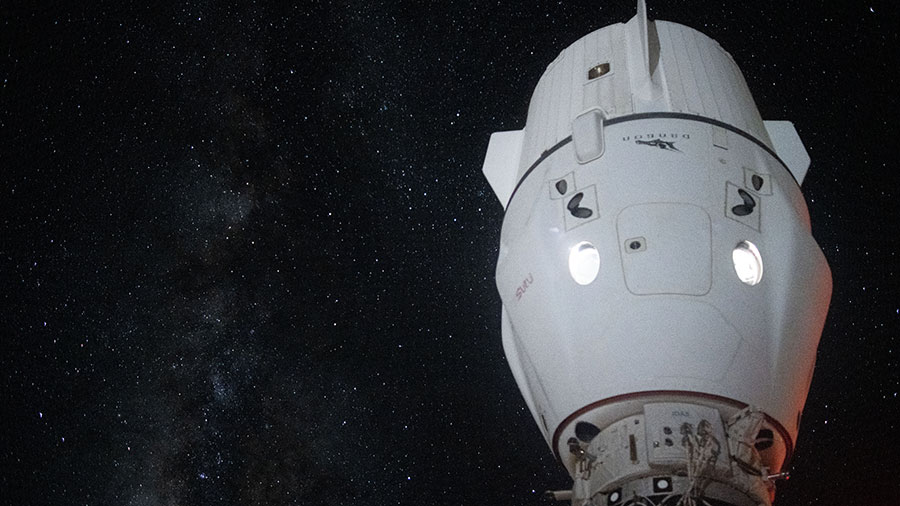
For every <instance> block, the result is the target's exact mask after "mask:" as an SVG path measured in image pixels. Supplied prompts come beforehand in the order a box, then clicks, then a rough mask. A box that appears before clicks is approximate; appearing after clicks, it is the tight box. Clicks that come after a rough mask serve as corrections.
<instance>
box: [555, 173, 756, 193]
mask: <svg viewBox="0 0 900 506" xmlns="http://www.w3.org/2000/svg"><path fill="white" fill-rule="evenodd" d="M754 177H755V176H754ZM568 190H569V183H566V180H565V179H560V180H559V181H557V182H556V191H558V192H559V194H560V195H565V194H566V192H567V191H568Z"/></svg>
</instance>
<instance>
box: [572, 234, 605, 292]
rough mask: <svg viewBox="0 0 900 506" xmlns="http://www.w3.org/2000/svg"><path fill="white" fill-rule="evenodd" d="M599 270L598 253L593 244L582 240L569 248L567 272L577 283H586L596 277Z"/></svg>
mask: <svg viewBox="0 0 900 506" xmlns="http://www.w3.org/2000/svg"><path fill="white" fill-rule="evenodd" d="M598 272H600V253H599V252H598V251H597V248H595V247H594V245H593V244H591V243H589V242H587V241H582V242H580V243H578V244H576V245H575V246H572V249H570V250H569V274H571V275H572V279H574V280H575V282H576V283H578V284H579V285H587V284H590V283H591V282H592V281H594V280H595V279H597V273H598Z"/></svg>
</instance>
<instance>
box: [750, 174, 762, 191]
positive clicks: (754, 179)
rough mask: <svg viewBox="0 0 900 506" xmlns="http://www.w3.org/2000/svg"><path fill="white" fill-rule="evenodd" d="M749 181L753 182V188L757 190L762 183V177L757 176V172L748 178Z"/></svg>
mask: <svg viewBox="0 0 900 506" xmlns="http://www.w3.org/2000/svg"><path fill="white" fill-rule="evenodd" d="M750 181H751V182H752V183H753V189H754V190H756V191H759V189H760V188H762V185H763V178H761V177H759V176H758V175H757V174H753V177H751V178H750Z"/></svg>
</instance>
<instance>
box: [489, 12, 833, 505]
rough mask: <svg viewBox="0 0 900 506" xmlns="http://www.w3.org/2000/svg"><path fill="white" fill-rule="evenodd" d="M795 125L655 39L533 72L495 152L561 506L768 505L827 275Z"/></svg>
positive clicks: (518, 323)
mask: <svg viewBox="0 0 900 506" xmlns="http://www.w3.org/2000/svg"><path fill="white" fill-rule="evenodd" d="M809 162H810V159H809V156H808V155H807V153H806V149H805V148H804V146H803V144H802V142H801V141H800V138H799V136H798V135H797V132H796V130H795V129H794V126H793V125H792V124H791V123H790V122H787V121H763V120H762V119H761V118H760V115H759V111H758V110H757V108H756V104H755V103H754V101H753V97H752V96H751V95H750V91H749V89H748V88H747V84H746V82H745V81H744V77H743V75H742V74H741V71H740V69H739V68H738V66H737V64H736V63H735V62H734V60H733V59H732V57H731V56H730V55H729V54H728V53H727V52H725V50H723V49H722V48H721V47H720V46H719V44H718V43H716V42H715V41H714V40H712V39H710V38H709V37H707V36H706V35H703V34H702V33H700V32H698V31H696V30H693V29H691V28H688V27H685V26H682V25H679V24H676V23H670V22H666V21H648V20H647V17H646V6H645V4H644V2H643V1H639V2H638V12H637V15H636V16H635V17H634V18H632V19H631V20H630V21H628V22H627V23H624V24H623V23H619V24H615V25H611V26H607V27H605V28H601V29H599V30H597V31H595V32H593V33H590V34H588V35H586V36H585V37H583V38H581V39H580V40H578V41H577V42H575V43H574V44H572V45H571V46H569V47H568V48H566V49H565V50H564V51H563V52H562V53H560V55H559V56H558V57H557V58H556V59H555V60H554V61H553V62H552V63H550V65H549V66H548V67H547V69H546V71H545V72H544V74H543V76H542V77H541V79H540V81H539V82H538V84H537V88H536V89H535V91H534V95H533V96H532V99H531V103H530V106H529V110H528V117H527V121H526V124H525V128H523V129H522V130H516V131H509V132H497V133H494V134H493V135H492V136H491V140H490V145H489V147H488V151H487V156H486V158H485V161H484V167H483V172H484V174H485V176H486V177H487V179H488V181H489V182H490V185H491V187H492V188H493V190H494V192H495V193H496V194H497V197H498V198H499V199H500V202H501V204H502V205H503V206H504V208H505V210H506V212H505V216H504V220H503V228H502V232H501V240H500V252H499V258H498V260H497V271H496V278H497V289H498V290H499V292H500V297H501V299H502V302H503V309H502V314H501V320H502V323H501V328H502V340H503V349H504V351H505V353H506V357H507V359H508V361H509V366H510V368H511V369H512V373H513V376H514V377H515V380H516V382H517V384H518V386H519V389H520V390H521V392H522V395H523V397H524V398H525V402H526V403H527V405H528V408H529V409H530V410H531V414H532V415H533V416H534V420H535V422H536V423H537V425H538V427H539V429H540V430H541V432H542V433H543V435H544V438H545V439H546V441H547V443H548V444H549V446H550V449H551V451H553V453H554V454H555V455H556V456H557V458H558V459H559V461H560V462H561V464H562V465H563V466H565V468H566V469H567V470H568V472H569V474H570V475H571V476H572V479H573V486H572V490H571V491H564V492H558V493H554V494H555V495H556V496H557V497H558V498H571V501H572V504H573V505H595V506H600V505H604V506H605V505H609V506H613V505H622V506H625V505H637V504H640V505H663V504H665V505H716V506H723V505H731V506H751V505H752V506H759V505H770V504H771V502H772V500H773V498H774V489H775V487H774V480H775V479H776V478H777V477H779V476H781V475H783V474H784V470H785V465H786V463H787V462H788V461H789V459H790V457H791V452H792V450H793V448H794V444H795V441H796V440H797V434H798V430H799V427H800V415H801V413H802V411H803V405H804V403H805V401H806V396H807V393H808V391H809V385H810V381H811V379H812V373H813V366H814V364H815V357H816V347H817V346H818V341H819V338H820V336H821V333H822V328H823V325H824V322H825V316H826V314H827V312H828V304H829V302H830V299H831V272H830V270H829V268H828V264H827V263H826V261H825V257H824V255H823V254H822V252H821V250H820V249H819V247H818V245H817V244H816V242H815V240H814V239H813V237H812V235H811V230H810V221H809V212H808V210H807V207H806V203H805V202H804V200H803V196H802V195H801V192H800V184H801V183H802V182H803V179H804V176H805V174H806V171H807V168H808V166H809Z"/></svg>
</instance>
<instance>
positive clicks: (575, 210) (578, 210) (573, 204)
mask: <svg viewBox="0 0 900 506" xmlns="http://www.w3.org/2000/svg"><path fill="white" fill-rule="evenodd" d="M583 198H584V193H582V192H578V193H576V194H575V196H573V197H572V198H571V199H570V200H569V203H568V204H566V209H568V210H569V212H570V213H572V216H574V217H576V218H582V219H583V218H590V217H591V216H592V215H593V214H594V212H593V211H591V210H590V209H588V208H586V207H579V204H581V199H583Z"/></svg>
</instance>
